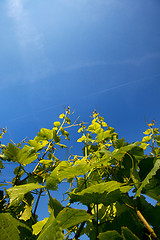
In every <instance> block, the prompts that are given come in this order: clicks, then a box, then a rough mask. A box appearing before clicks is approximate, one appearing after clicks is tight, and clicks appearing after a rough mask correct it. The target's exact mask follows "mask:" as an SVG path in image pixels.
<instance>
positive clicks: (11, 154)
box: [4, 143, 37, 166]
mask: <svg viewBox="0 0 160 240" xmlns="http://www.w3.org/2000/svg"><path fill="white" fill-rule="evenodd" d="M4 154H5V155H6V156H7V159H8V161H13V162H18V163H20V164H23V165H24V166H25V165H27V164H29V163H31V162H33V161H34V160H36V159H37V154H36V153H35V151H34V148H33V147H30V146H28V145H25V146H24V147H23V148H22V149H20V148H18V147H16V146H14V145H13V144H11V143H9V144H8V145H7V148H6V149H5V150H4Z"/></svg>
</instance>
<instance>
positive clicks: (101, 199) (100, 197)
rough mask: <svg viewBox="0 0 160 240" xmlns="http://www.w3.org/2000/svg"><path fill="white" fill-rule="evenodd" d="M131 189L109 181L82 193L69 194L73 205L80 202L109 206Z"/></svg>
mask: <svg viewBox="0 0 160 240" xmlns="http://www.w3.org/2000/svg"><path fill="white" fill-rule="evenodd" d="M131 189H132V187H130V186H122V184H121V183H119V182H116V181H109V182H103V183H100V184H95V185H92V186H91V187H88V188H86V189H84V190H83V191H81V192H80V193H69V196H70V202H71V203H73V202H78V201H79V202H81V203H82V204H85V205H89V204H91V203H95V204H99V203H103V204H104V205H108V204H111V203H113V202H116V201H117V200H119V198H120V197H121V193H126V192H128V191H129V190H131Z"/></svg>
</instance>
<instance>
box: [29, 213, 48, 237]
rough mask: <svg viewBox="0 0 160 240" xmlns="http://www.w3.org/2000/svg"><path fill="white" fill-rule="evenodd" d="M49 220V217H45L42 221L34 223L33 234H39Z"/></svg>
mask: <svg viewBox="0 0 160 240" xmlns="http://www.w3.org/2000/svg"><path fill="white" fill-rule="evenodd" d="M47 221H48V217H47V218H44V219H43V220H42V221H39V222H37V223H35V224H33V225H32V229H33V234H34V235H38V234H39V233H40V232H41V230H42V228H43V227H44V225H45V224H46V222H47Z"/></svg>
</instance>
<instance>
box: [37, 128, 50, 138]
mask: <svg viewBox="0 0 160 240" xmlns="http://www.w3.org/2000/svg"><path fill="white" fill-rule="evenodd" d="M37 135H38V136H39V138H40V139H41V140H50V139H52V138H53V131H52V130H50V129H47V128H41V130H40V132H38V133H37Z"/></svg>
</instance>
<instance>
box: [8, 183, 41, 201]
mask: <svg viewBox="0 0 160 240" xmlns="http://www.w3.org/2000/svg"><path fill="white" fill-rule="evenodd" d="M43 187H44V186H42V185H39V184H38V183H28V184H25V185H19V186H14V187H12V188H9V189H7V193H8V194H9V197H10V204H11V205H13V204H15V203H19V202H20V201H21V200H22V199H23V196H24V195H25V194H26V193H28V192H30V191H32V190H35V189H38V188H43Z"/></svg>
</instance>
